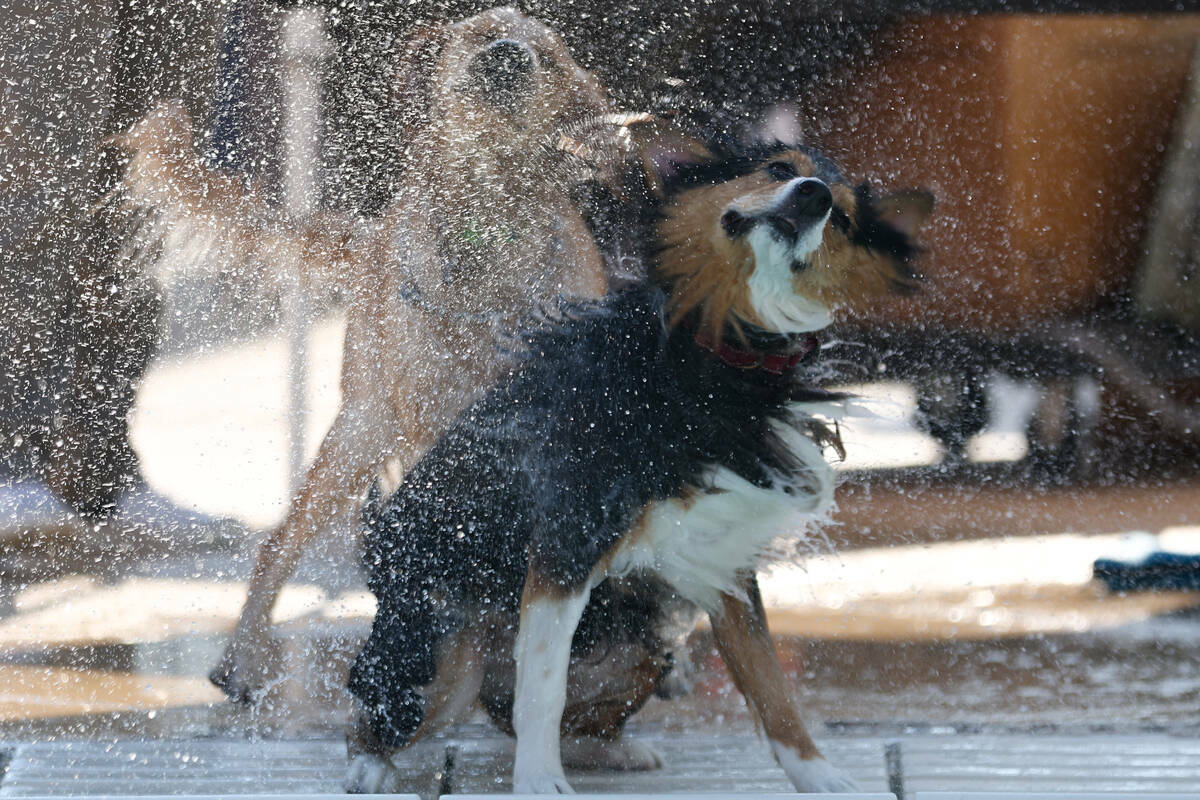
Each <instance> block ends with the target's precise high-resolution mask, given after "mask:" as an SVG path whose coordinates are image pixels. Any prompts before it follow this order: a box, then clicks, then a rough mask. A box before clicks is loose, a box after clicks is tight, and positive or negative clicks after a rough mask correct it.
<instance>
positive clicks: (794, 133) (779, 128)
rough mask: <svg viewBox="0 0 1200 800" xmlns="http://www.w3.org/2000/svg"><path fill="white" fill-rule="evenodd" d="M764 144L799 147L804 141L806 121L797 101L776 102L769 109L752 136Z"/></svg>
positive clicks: (755, 127)
mask: <svg viewBox="0 0 1200 800" xmlns="http://www.w3.org/2000/svg"><path fill="white" fill-rule="evenodd" d="M751 138H753V139H754V140H755V141H758V142H762V143H764V144H769V145H770V144H776V143H778V144H782V145H784V146H786V147H798V146H799V145H801V144H803V143H804V123H803V122H802V121H801V117H800V109H799V108H797V107H796V104H795V103H776V104H775V105H773V106H771V107H770V108H768V109H767V112H766V113H765V114H763V118H762V120H761V121H759V123H758V124H757V125H756V126H754V129H753V131H752V136H751Z"/></svg>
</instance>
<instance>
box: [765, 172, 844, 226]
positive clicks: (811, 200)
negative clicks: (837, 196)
mask: <svg viewBox="0 0 1200 800" xmlns="http://www.w3.org/2000/svg"><path fill="white" fill-rule="evenodd" d="M831 208H833V192H831V191H829V187H828V186H826V185H825V183H824V182H823V181H819V180H817V179H816V178H804V179H803V180H799V181H795V182H793V183H792V184H791V185H789V186H788V189H787V193H786V194H785V195H784V196H783V197H781V198H779V202H778V203H777V204H776V206H775V207H774V208H773V209H771V211H770V212H769V213H767V214H765V215H764V220H765V221H766V222H767V223H768V224H769V225H770V226H771V227H772V228H774V229H775V230H776V231H777V232H778V233H780V234H782V235H784V236H785V237H787V238H789V239H792V240H795V239H797V238H799V237H800V236H801V235H803V234H804V233H805V232H807V231H809V230H810V229H811V228H812V226H813V225H815V224H817V223H819V222H821V221H822V220H823V219H825V215H826V214H828V213H829V210H830V209H831Z"/></svg>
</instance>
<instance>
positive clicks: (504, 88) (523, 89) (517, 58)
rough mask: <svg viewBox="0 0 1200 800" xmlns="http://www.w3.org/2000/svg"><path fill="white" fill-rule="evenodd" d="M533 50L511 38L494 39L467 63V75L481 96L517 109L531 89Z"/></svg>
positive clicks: (510, 108)
mask: <svg viewBox="0 0 1200 800" xmlns="http://www.w3.org/2000/svg"><path fill="white" fill-rule="evenodd" d="M534 66H535V61H534V55H533V51H532V50H530V49H529V45H527V44H524V43H523V42H518V41H514V40H513V39H497V40H496V41H494V42H492V43H491V44H490V45H488V46H487V48H486V49H485V50H484V51H483V52H481V53H480V54H479V55H477V56H475V60H474V61H473V62H472V63H471V76H472V78H473V79H474V83H475V86H476V88H477V89H478V91H479V92H480V94H481V95H482V96H483V98H484V99H485V100H486V101H488V102H489V103H492V104H494V105H496V106H499V107H501V108H504V109H506V110H508V111H514V112H515V111H518V110H520V108H521V107H522V106H523V105H524V103H525V100H526V99H527V98H528V97H529V95H530V94H531V93H532V91H533V70H534Z"/></svg>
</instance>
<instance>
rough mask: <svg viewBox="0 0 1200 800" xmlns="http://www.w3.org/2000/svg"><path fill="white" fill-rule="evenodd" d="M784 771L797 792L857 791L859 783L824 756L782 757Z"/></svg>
mask: <svg viewBox="0 0 1200 800" xmlns="http://www.w3.org/2000/svg"><path fill="white" fill-rule="evenodd" d="M780 763H781V764H782V765H783V771H784V772H786V773H787V776H788V778H790V779H791V781H792V785H793V786H795V787H796V791H797V792H802V793H803V792H817V793H822V792H857V791H859V788H858V784H857V783H855V782H854V779H853V778H851V777H850V776H849V775H847V774H846V773H844V772H842V771H841V770H840V769H838V768H837V767H835V766H833V764H830V763H829V762H828V761H826V760H825V759H823V758H813V759H808V760H802V759H799V758H791V759H788V760H787V761H786V762H785V761H784V760H783V759H780Z"/></svg>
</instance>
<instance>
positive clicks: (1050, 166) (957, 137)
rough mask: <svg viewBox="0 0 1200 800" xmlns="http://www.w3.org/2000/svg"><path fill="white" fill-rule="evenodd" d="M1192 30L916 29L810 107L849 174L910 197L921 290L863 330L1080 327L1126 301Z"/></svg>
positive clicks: (968, 22)
mask: <svg viewBox="0 0 1200 800" xmlns="http://www.w3.org/2000/svg"><path fill="white" fill-rule="evenodd" d="M1197 37H1200V14H1187V15H1183V14H1179V15H1161V16H1146V17H1141V16H1112V15H1086V16H1085V15H1070V16H1068V15H1038V16H1025V15H1012V16H1008V15H1006V16H982V17H925V18H921V19H916V20H912V21H908V22H905V23H903V24H901V25H899V26H897V27H896V28H894V29H892V30H891V31H889V32H888V33H887V34H886V36H885V37H884V38H883V39H882V40H881V41H880V42H878V44H877V46H876V48H875V51H874V53H873V55H872V57H870V58H868V59H866V60H865V61H864V63H862V64H861V65H859V66H857V67H854V68H852V69H849V70H847V73H846V74H845V75H843V76H842V78H843V79H842V80H841V81H839V82H837V83H836V84H835V85H832V86H831V87H829V88H828V90H827V91H826V92H825V94H823V95H821V96H818V97H815V98H810V101H811V103H812V105H811V107H810V108H808V109H807V114H808V118H809V119H812V120H818V121H819V122H818V123H817V128H816V130H815V133H817V134H818V137H819V141H820V143H821V144H822V146H823V147H825V148H826V149H828V150H830V151H831V152H833V153H834V154H836V155H837V157H838V158H839V160H840V161H841V162H842V163H843V164H844V165H845V167H846V169H847V172H848V173H849V174H850V175H852V176H854V177H855V178H858V177H871V178H872V179H874V180H876V181H878V182H879V183H880V184H882V186H883V187H884V188H885V189H886V188H898V187H904V186H925V187H928V188H930V189H932V190H933V191H934V193H935V194H936V195H937V197H938V208H937V210H936V212H935V218H934V219H933V220H932V221H931V223H930V225H929V226H928V228H927V230H926V234H925V236H924V242H925V244H926V245H927V247H928V251H929V252H928V253H927V254H926V256H925V258H924V261H923V265H922V266H923V269H924V271H925V272H926V274H927V275H928V276H929V278H930V285H929V287H928V289H927V291H925V292H924V293H923V294H922V295H921V296H919V297H917V298H915V299H912V300H903V301H895V302H891V303H889V304H887V305H885V306H883V307H881V308H880V310H879V312H878V315H877V317H878V319H880V320H890V321H897V322H900V323H904V324H913V323H916V322H918V321H920V322H937V323H945V324H948V325H952V326H965V327H969V328H975V329H1005V328H1013V327H1020V326H1022V325H1025V324H1028V323H1030V322H1033V321H1037V320H1040V319H1045V318H1047V317H1052V316H1058V315H1063V314H1071V313H1076V312H1081V311H1085V310H1087V309H1088V308H1090V307H1092V306H1094V305H1095V304H1096V303H1097V301H1098V300H1099V299H1100V298H1102V297H1103V296H1105V295H1108V294H1110V293H1112V292H1115V291H1118V290H1120V289H1121V288H1123V287H1124V286H1125V284H1126V283H1127V281H1128V279H1129V277H1130V275H1131V274H1132V272H1133V270H1134V268H1135V267H1136V264H1137V261H1138V258H1139V256H1140V240H1141V236H1142V234H1143V231H1144V229H1145V223H1146V215H1147V212H1148V210H1149V208H1150V206H1151V204H1152V201H1153V196H1154V188H1155V184H1156V181H1157V177H1158V168H1159V164H1160V163H1161V161H1162V157H1163V151H1164V148H1165V147H1166V146H1167V144H1168V142H1169V140H1170V136H1171V126H1172V122H1173V120H1174V118H1175V112H1176V107H1177V105H1178V102H1179V98H1180V97H1181V96H1182V93H1183V88H1184V85H1185V83H1186V80H1187V75H1188V72H1189V66H1190V63H1191V58H1192V53H1193V49H1194V47H1195V43H1196V41H1197Z"/></svg>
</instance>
